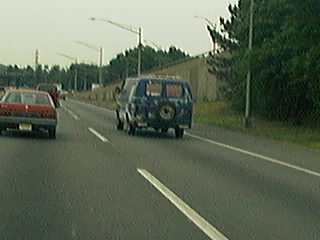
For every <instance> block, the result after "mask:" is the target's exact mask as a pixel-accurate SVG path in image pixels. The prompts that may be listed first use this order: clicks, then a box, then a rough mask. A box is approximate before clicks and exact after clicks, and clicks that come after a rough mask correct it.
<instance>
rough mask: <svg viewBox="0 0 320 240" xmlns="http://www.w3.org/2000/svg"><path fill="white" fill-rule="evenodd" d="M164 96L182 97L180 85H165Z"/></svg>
mask: <svg viewBox="0 0 320 240" xmlns="http://www.w3.org/2000/svg"><path fill="white" fill-rule="evenodd" d="M166 96H167V97H182V96H183V88H182V85H181V84H167V85H166Z"/></svg>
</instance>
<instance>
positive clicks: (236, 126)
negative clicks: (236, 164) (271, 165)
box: [194, 102, 320, 150]
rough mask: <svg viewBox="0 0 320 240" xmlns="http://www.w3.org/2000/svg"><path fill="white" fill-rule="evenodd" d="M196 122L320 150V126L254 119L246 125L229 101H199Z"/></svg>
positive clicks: (242, 117)
mask: <svg viewBox="0 0 320 240" xmlns="http://www.w3.org/2000/svg"><path fill="white" fill-rule="evenodd" d="M194 119H195V121H196V122H199V123H202V124H206V125H211V126H218V127H222V128H227V129H231V130H235V131H241V132H244V133H248V134H253V135H256V136H262V137H268V138H272V139H276V140H281V141H284V142H288V143H294V144H298V145H301V146H305V147H308V148H312V149H317V150H320V127H319V125H318V126H310V127H303V126H293V125H290V124H287V123H282V122H274V121H267V120H264V119H260V118H253V119H252V127H251V128H245V127H244V116H243V115H241V114H240V113H238V112H235V111H233V110H232V109H231V104H230V103H227V102H210V103H197V104H196V106H195V116H194Z"/></svg>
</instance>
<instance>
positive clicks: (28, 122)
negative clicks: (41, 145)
mask: <svg viewBox="0 0 320 240" xmlns="http://www.w3.org/2000/svg"><path fill="white" fill-rule="evenodd" d="M57 123H58V120H57V112H56V108H55V105H54V103H53V100H52V98H51V97H50V95H49V94H48V93H47V92H41V91H36V90H20V89H17V90H9V91H8V92H6V94H5V95H4V96H3V98H2V100H1V101H0V135H1V134H2V132H3V131H5V130H7V129H16V130H21V131H39V130H45V131H48V133H49V137H50V138H56V127H57Z"/></svg>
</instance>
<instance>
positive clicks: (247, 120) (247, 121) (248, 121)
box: [245, 0, 254, 128]
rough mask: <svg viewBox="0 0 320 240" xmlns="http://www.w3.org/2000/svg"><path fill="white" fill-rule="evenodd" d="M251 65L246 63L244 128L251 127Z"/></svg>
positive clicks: (251, 21)
mask: <svg viewBox="0 0 320 240" xmlns="http://www.w3.org/2000/svg"><path fill="white" fill-rule="evenodd" d="M253 4H254V3H253V0H251V4H250V25H249V52H250V51H251V50H252V38H253ZM250 65H251V63H250V61H249V63H248V68H249V69H248V73H247V84H246V85H247V86H246V109H245V127H246V128H249V127H251V125H252V123H251V116H250V115H251V114H250V106H251V103H250V96H251V93H250V90H251V87H250V85H251V66H250Z"/></svg>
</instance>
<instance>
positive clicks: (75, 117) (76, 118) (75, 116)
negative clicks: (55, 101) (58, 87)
mask: <svg viewBox="0 0 320 240" xmlns="http://www.w3.org/2000/svg"><path fill="white" fill-rule="evenodd" d="M62 107H63V108H64V110H66V111H67V112H68V113H69V114H70V115H71V116H72V117H73V118H74V119H75V120H78V119H79V118H78V116H77V115H75V114H74V113H73V112H72V111H71V110H69V109H68V108H66V107H65V106H62Z"/></svg>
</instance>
